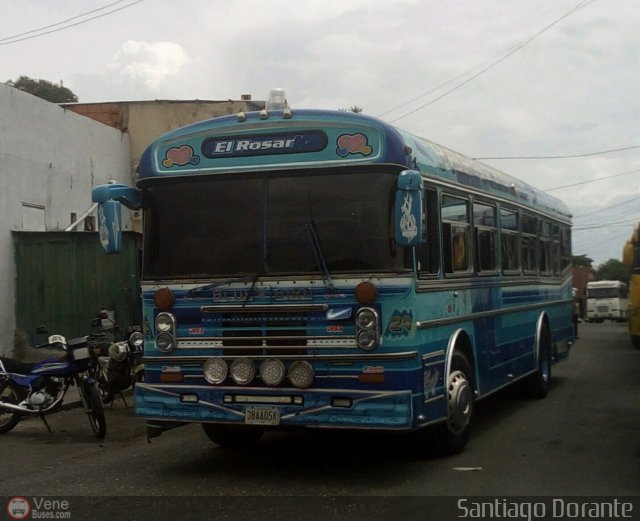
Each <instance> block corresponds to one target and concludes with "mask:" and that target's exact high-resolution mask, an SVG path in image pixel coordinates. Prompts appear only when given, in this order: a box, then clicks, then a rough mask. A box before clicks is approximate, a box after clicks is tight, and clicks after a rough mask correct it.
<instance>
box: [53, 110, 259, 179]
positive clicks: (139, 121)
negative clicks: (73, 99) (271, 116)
mask: <svg viewBox="0 0 640 521" xmlns="http://www.w3.org/2000/svg"><path fill="white" fill-rule="evenodd" d="M63 106H64V107H65V108H67V109H68V110H72V111H74V112H77V113H78V114H82V115H84V116H87V117H89V118H92V119H95V120H96V121H100V122H102V123H104V124H105V125H110V126H112V127H114V128H118V129H120V130H122V131H123V132H127V133H128V134H129V136H130V139H131V161H132V169H133V168H135V166H136V165H137V164H138V160H139V159H140V156H141V155H142V153H143V152H144V150H145V149H146V148H147V147H148V146H149V144H150V143H151V142H152V141H153V140H154V139H156V138H157V137H159V136H161V135H162V134H164V133H165V132H169V131H170V130H174V129H176V128H179V127H183V126H185V125H190V124H191V123H196V122H198V121H203V120H205V119H211V118H217V117H219V116H227V115H229V114H237V113H238V112H240V111H245V112H249V111H255V110H261V109H263V108H264V101H250V100H240V101H234V100H225V101H208V100H191V101H171V100H155V101H123V102H111V103H66V104H64V105H63Z"/></svg>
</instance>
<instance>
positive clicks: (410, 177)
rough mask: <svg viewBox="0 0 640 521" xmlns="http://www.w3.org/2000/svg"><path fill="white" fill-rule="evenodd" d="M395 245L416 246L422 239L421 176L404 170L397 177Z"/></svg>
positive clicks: (418, 173) (412, 171) (415, 172)
mask: <svg viewBox="0 0 640 521" xmlns="http://www.w3.org/2000/svg"><path fill="white" fill-rule="evenodd" d="M395 230H396V233H395V235H396V244H397V245H398V246H418V245H419V244H420V241H421V238H422V176H421V175H420V172H417V171H415V170H404V171H403V172H401V173H400V176H399V177H398V189H397V190H396V211H395Z"/></svg>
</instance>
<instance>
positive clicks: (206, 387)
mask: <svg viewBox="0 0 640 521" xmlns="http://www.w3.org/2000/svg"><path fill="white" fill-rule="evenodd" d="M137 385H138V384H136V386H137ZM140 386H142V387H144V388H145V389H151V390H164V389H176V388H179V387H180V385H176V384H175V383H168V384H149V383H142V382H141V383H140ZM199 390H200V391H222V392H225V393H235V394H240V393H242V394H245V393H247V392H249V393H262V395H263V396H281V395H284V394H286V395H288V394H291V395H296V396H300V395H302V394H304V393H320V394H332V393H342V394H344V393H349V394H358V395H362V396H365V397H366V396H370V395H374V396H377V395H379V394H380V391H367V390H362V389H344V388H341V389H336V388H329V389H320V388H318V387H309V388H308V389H298V388H297V387H286V388H278V387H273V388H269V389H265V388H264V387H250V386H247V387H240V386H236V387H230V386H228V385H224V386H222V385H221V386H218V385H213V384H211V385H190V386H189V387H188V388H185V389H184V391H183V390H182V389H180V393H179V394H178V396H179V395H180V394H183V393H184V392H194V391H199ZM266 391H268V392H269V393H273V394H264V393H265V392H266ZM164 392H165V393H166V394H175V393H171V392H169V391H164ZM410 392H411V391H408V390H405V391H387V393H395V394H398V393H410Z"/></svg>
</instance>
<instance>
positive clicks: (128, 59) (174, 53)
mask: <svg viewBox="0 0 640 521" xmlns="http://www.w3.org/2000/svg"><path fill="white" fill-rule="evenodd" d="M191 61H192V60H191V58H189V56H188V55H187V53H186V52H185V51H184V49H183V48H182V46H180V45H179V44H177V43H173V42H138V41H134V40H129V41H127V42H125V43H124V44H122V45H121V46H120V48H119V49H118V51H117V52H116V54H115V56H114V57H113V60H112V61H111V63H110V64H109V67H108V68H109V71H110V72H111V73H114V74H116V75H118V76H119V77H120V78H121V79H125V78H126V79H131V80H133V81H134V82H141V83H143V84H144V85H145V86H146V87H148V88H149V89H151V90H153V91H157V90H158V89H160V88H161V87H162V85H163V84H164V83H165V82H167V81H169V80H173V79H175V77H176V76H178V75H179V74H181V73H182V72H184V67H185V66H186V65H188V64H189V63H190V62H191Z"/></svg>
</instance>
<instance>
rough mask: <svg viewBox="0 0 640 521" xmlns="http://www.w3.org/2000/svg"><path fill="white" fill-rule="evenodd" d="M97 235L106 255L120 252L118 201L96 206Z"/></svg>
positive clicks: (120, 217)
mask: <svg viewBox="0 0 640 521" xmlns="http://www.w3.org/2000/svg"><path fill="white" fill-rule="evenodd" d="M98 233H99V235H100V244H102V247H103V248H104V251H105V252H106V253H120V251H121V250H122V205H121V204H120V203H119V202H118V201H105V202H104V203H100V205H99V206H98Z"/></svg>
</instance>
